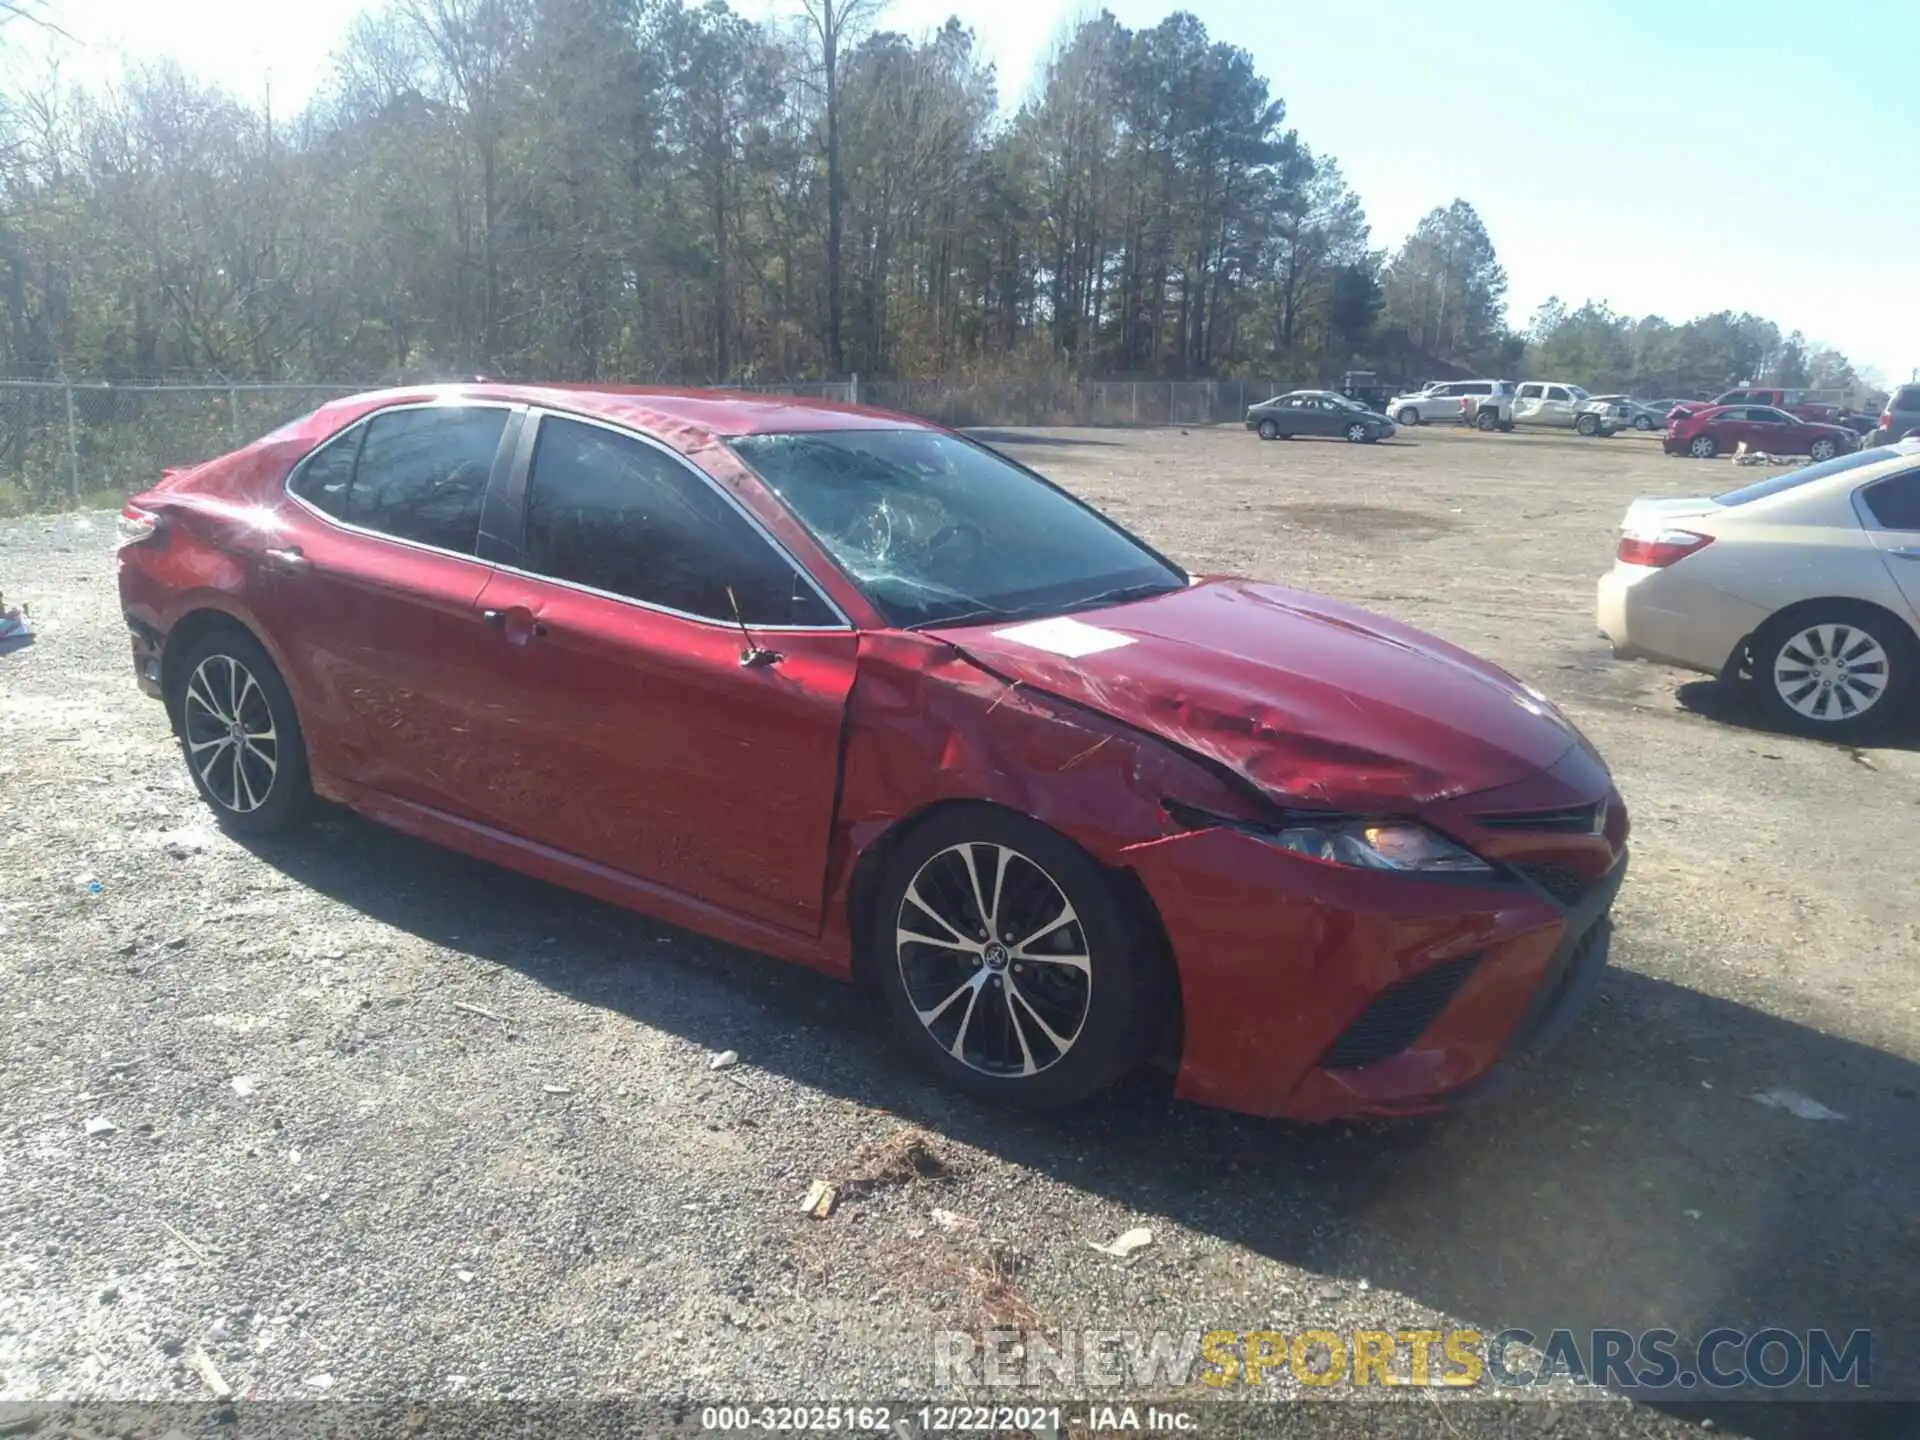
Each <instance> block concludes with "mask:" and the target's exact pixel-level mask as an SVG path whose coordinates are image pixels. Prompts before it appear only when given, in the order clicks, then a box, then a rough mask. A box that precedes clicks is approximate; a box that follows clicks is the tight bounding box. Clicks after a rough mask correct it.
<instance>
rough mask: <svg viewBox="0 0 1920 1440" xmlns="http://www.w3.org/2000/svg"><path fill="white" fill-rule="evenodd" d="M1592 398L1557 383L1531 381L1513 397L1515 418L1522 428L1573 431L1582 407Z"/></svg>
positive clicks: (1579, 390)
mask: <svg viewBox="0 0 1920 1440" xmlns="http://www.w3.org/2000/svg"><path fill="white" fill-rule="evenodd" d="M1592 398H1593V397H1592V396H1591V395H1589V394H1588V393H1587V392H1586V391H1584V390H1582V389H1581V388H1580V387H1579V386H1578V385H1567V384H1564V383H1562V382H1560V381H1558V380H1529V381H1527V382H1526V383H1525V384H1523V385H1522V386H1521V387H1520V388H1519V389H1518V390H1517V391H1515V392H1514V396H1513V418H1514V420H1515V421H1516V422H1518V423H1519V424H1521V425H1553V426H1557V427H1558V428H1560V429H1562V430H1571V429H1573V428H1574V423H1575V422H1576V421H1577V420H1578V419H1579V418H1580V415H1581V409H1580V407H1581V406H1582V405H1585V404H1586V403H1587V402H1588V401H1589V400H1591V399H1592Z"/></svg>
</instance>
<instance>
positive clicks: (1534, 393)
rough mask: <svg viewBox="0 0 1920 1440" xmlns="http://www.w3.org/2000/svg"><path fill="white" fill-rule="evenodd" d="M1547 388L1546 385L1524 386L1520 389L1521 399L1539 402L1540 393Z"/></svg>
mask: <svg viewBox="0 0 1920 1440" xmlns="http://www.w3.org/2000/svg"><path fill="white" fill-rule="evenodd" d="M1545 388H1546V387H1545V386H1544V385H1522V386H1521V387H1520V398H1521V399H1523V400H1538V399H1539V398H1540V392H1541V391H1543V390H1544V389H1545Z"/></svg>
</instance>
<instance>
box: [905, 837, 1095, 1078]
mask: <svg viewBox="0 0 1920 1440" xmlns="http://www.w3.org/2000/svg"><path fill="white" fill-rule="evenodd" d="M894 954H895V960H896V963H897V964H898V965H899V967H900V979H901V983H902V985H903V987H904V988H905V990H906V994H907V998H908V1000H909V1002H910V1003H911V1004H912V1007H913V1012H914V1014H915V1015H916V1016H917V1017H918V1018H919V1021H920V1024H921V1025H922V1026H924V1027H925V1028H926V1031H927V1033H928V1034H929V1035H930V1036H932V1037H933V1039H934V1041H935V1042H936V1043H937V1044H939V1045H940V1046H941V1048H942V1049H944V1050H945V1051H946V1052H947V1053H948V1054H949V1055H951V1056H953V1058H954V1059H956V1060H958V1061H960V1062H961V1063H962V1064H964V1065H966V1066H967V1067H968V1068H969V1069H972V1070H976V1071H978V1072H980V1073H981V1074H983V1075H991V1076H995V1077H1018V1078H1025V1077H1028V1076H1032V1075H1037V1074H1039V1073H1040V1072H1041V1071H1043V1070H1046V1069H1049V1068H1050V1067H1052V1066H1053V1065H1056V1064H1058V1063H1059V1062H1060V1060H1061V1059H1063V1058H1064V1057H1065V1056H1066V1054H1067V1052H1068V1051H1070V1050H1072V1049H1073V1046H1074V1043H1075V1042H1076V1041H1077V1040H1078V1039H1079V1038H1080V1034H1081V1031H1082V1030H1083V1029H1084V1028H1085V1026H1086V1023H1087V1014H1088V1010H1089V1007H1090V1004H1091V1001H1092V998H1093V959H1092V956H1091V954H1090V953H1089V950H1088V943H1087V934H1086V930H1085V928H1084V927H1083V926H1082V925H1081V923H1080V917H1079V916H1078V914H1076V913H1075V911H1074V908H1073V904H1072V902H1071V901H1069V900H1068V899H1067V895H1066V892H1065V891H1064V890H1063V889H1062V888H1061V886H1060V884H1059V882H1058V881H1056V880H1055V879H1054V878H1053V877H1052V876H1051V875H1049V874H1048V873H1047V872H1046V870H1044V869H1043V868H1042V867H1041V866H1040V865H1039V864H1038V863H1037V862H1036V861H1034V860H1033V859H1032V858H1031V857H1029V856H1027V855H1024V854H1022V853H1021V852H1020V851H1018V850H1015V849H1013V848H1012V847H1010V846H1007V845H1000V844H994V843H988V842H976V841H968V842H964V843H962V844H958V845H950V846H948V847H947V848H946V849H944V850H941V851H939V852H937V853H936V854H934V855H932V856H931V857H929V858H928V859H927V861H926V863H925V864H923V865H921V867H920V868H919V870H918V871H916V872H915V874H914V877H913V879H912V881H911V882H910V883H909V884H908V885H907V888H906V892H905V893H904V894H903V895H902V897H901V900H900V910H899V914H898V915H897V916H896V917H895V923H894Z"/></svg>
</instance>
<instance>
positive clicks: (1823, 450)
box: [1807, 436, 1840, 460]
mask: <svg viewBox="0 0 1920 1440" xmlns="http://www.w3.org/2000/svg"><path fill="white" fill-rule="evenodd" d="M1807 453H1808V454H1809V455H1811V456H1812V457H1813V458H1814V459H1816V460H1831V459H1832V458H1833V457H1834V456H1836V455H1838V454H1839V453H1840V446H1839V445H1838V444H1837V443H1835V442H1834V441H1832V440H1829V439H1827V438H1826V437H1825V436H1822V437H1821V438H1820V439H1818V440H1816V441H1814V442H1813V444H1811V445H1809V446H1808V447H1807Z"/></svg>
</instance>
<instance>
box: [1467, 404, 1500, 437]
mask: <svg viewBox="0 0 1920 1440" xmlns="http://www.w3.org/2000/svg"><path fill="white" fill-rule="evenodd" d="M1473 423H1474V426H1475V427H1476V428H1477V429H1478V430H1479V431H1480V433H1481V434H1483V435H1490V434H1492V433H1493V431H1494V429H1495V428H1496V427H1497V426H1498V425H1499V424H1500V417H1499V416H1498V415H1495V414H1494V413H1493V411H1491V410H1482V411H1481V412H1480V414H1479V417H1478V418H1477V419H1475V420H1474V422H1473Z"/></svg>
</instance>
